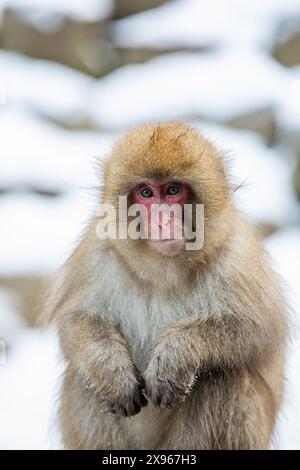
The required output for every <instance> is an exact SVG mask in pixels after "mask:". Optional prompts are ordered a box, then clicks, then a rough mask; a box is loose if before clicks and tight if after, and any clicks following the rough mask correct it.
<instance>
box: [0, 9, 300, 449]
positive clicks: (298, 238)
mask: <svg viewBox="0 0 300 470" xmlns="http://www.w3.org/2000/svg"><path fill="white" fill-rule="evenodd" d="M168 119H185V120H188V121H190V122H191V123H192V124H193V125H195V126H197V127H198V128H199V129H201V130H202V131H203V132H204V133H205V134H206V135H207V136H208V137H209V138H210V139H212V140H213V141H214V142H215V143H216V145H218V146H219V148H221V149H223V150H224V151H226V153H227V154H229V156H230V157H231V159H232V174H233V181H234V182H235V184H236V185H237V186H238V185H239V184H240V183H244V185H243V188H242V189H240V190H239V191H237V193H236V200H237V204H239V206H240V207H241V208H242V209H243V211H244V212H246V213H247V214H248V215H249V217H250V218H251V219H252V220H253V222H254V223H256V224H258V225H259V227H260V229H261V231H262V233H263V234H264V235H265V243H266V246H267V248H268V249H269V251H270V254H271V256H272V259H273V263H274V267H275V269H276V270H277V271H278V272H279V273H280V275H281V277H282V282H283V285H284V291H285V293H286V296H287V298H288V299H289V300H290V303H291V304H292V305H293V307H294V311H295V314H294V316H293V328H294V329H293V341H292V344H291V347H290V351H289V354H288V358H287V387H286V396H285V401H284V406H283V409H282V413H281V415H280V417H279V419H278V426H277V430H276V433H275V435H274V444H273V447H275V448H278V449H300V334H299V327H300V225H299V222H300V211H299V199H300V0H244V1H243V2H241V1H240V0H169V1H167V0H130V1H127V0H85V1H84V2H82V1H81V0H59V1H58V0H55V1H54V0H43V1H40V0H0V220H1V228H0V421H1V426H0V449H17V448H22V449H37V448H49V447H52V448H53V447H56V445H57V444H54V442H55V441H56V440H55V439H53V436H52V437H51V435H50V433H49V425H50V422H51V415H52V414H53V411H52V410H53V408H54V402H55V395H56V383H57V380H58V378H59V375H60V368H59V365H58V360H57V359H58V358H57V347H56V340H55V338H54V337H52V335H51V334H49V333H42V332H41V331H40V329H39V328H38V326H37V317H38V314H39V305H40V298H41V297H42V295H43V293H44V292H45V289H46V287H47V282H48V277H49V275H50V274H51V273H52V272H53V271H54V269H55V268H56V267H57V266H58V265H59V264H60V263H62V262H63V261H64V259H65V258H66V256H67V254H68V253H69V250H70V248H71V247H72V243H73V242H74V241H75V240H76V238H77V236H78V234H79V233H80V230H81V228H82V224H83V223H84V221H85V220H86V219H87V218H88V215H89V213H90V212H91V211H92V210H93V208H94V204H95V199H94V198H93V191H92V190H91V189H92V188H93V187H94V186H95V185H97V184H98V181H97V179H96V177H95V176H96V175H95V173H94V170H93V165H92V162H93V159H94V158H95V157H99V158H101V157H103V156H105V155H106V154H107V153H108V152H109V149H110V148H111V145H112V142H113V141H114V139H115V138H116V137H118V135H119V134H120V133H121V132H123V131H124V130H125V129H126V128H127V127H130V126H132V125H134V124H137V123H140V122H144V121H147V120H155V121H158V120H162V121H163V120H168Z"/></svg>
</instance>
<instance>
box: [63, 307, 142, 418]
mask: <svg viewBox="0 0 300 470" xmlns="http://www.w3.org/2000/svg"><path fill="white" fill-rule="evenodd" d="M58 333H59V338H60V344H61V348H62V351H63V353H64V356H65V358H66V360H67V362H68V363H69V366H70V367H71V368H72V370H73V371H74V373H76V374H79V375H80V376H81V377H82V382H83V386H86V387H87V388H88V389H90V390H92V391H94V392H95V393H96V394H97V396H98V397H99V401H100V402H102V403H103V404H104V406H105V407H106V408H107V409H108V410H109V411H111V412H112V413H117V414H121V415H125V416H131V415H134V414H136V413H138V412H139V411H140V409H141V407H142V406H144V405H145V404H146V403H147V402H146V399H145V397H144V395H143V393H142V388H143V384H142V379H141V378H140V376H139V373H138V371H137V369H136V367H135V366H134V364H133V362H132V360H131V357H130V354H129V351H128V347H127V343H126V340H125V338H124V336H123V335H122V334H121V332H120V331H119V330H118V329H117V328H116V327H115V326H114V325H113V324H112V323H111V322H109V321H107V320H104V319H103V318H102V317H100V316H99V315H91V314H89V313H87V312H72V311H69V312H68V311H67V312H64V313H63V315H61V317H60V319H59V320H58Z"/></svg>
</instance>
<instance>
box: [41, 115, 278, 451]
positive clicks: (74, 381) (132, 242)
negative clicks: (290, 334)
mask: <svg viewBox="0 0 300 470" xmlns="http://www.w3.org/2000/svg"><path fill="white" fill-rule="evenodd" d="M232 193H233V188H232V186H231V182H230V178H229V176H228V174H227V170H226V166H225V162H224V160H223V157H222V155H220V154H219V152H218V151H217V150H216V148H214V146H213V145H212V144H211V143H209V142H208V141H207V140H206V139H204V138H203V137H202V136H201V135H200V134H199V133H198V131H197V130H195V129H193V128H190V127H188V126H187V125H185V124H181V123H169V124H161V125H145V126H142V127H138V128H136V129H134V130H133V131H131V132H130V133H129V134H128V135H126V136H125V137H124V138H123V139H121V140H120V142H118V143H117V144H116V145H115V147H114V149H113V151H112V153H111V155H110V157H109V158H108V159H107V160H106V161H105V163H104V165H103V191H102V194H101V198H102V200H101V204H102V205H103V204H105V205H108V204H110V205H112V206H113V207H114V208H116V209H118V207H119V196H127V201H128V207H130V205H131V204H139V205H141V206H142V208H143V207H144V208H145V211H143V210H141V213H142V212H143V214H141V218H140V223H139V226H140V231H141V234H142V236H140V237H136V238H134V237H133V238H130V237H127V238H126V237H123V238H121V237H120V236H118V231H117V235H116V236H111V237H106V238H105V237H102V239H101V237H99V236H98V235H97V226H98V224H99V215H98V216H95V217H94V218H93V219H92V220H91V222H90V224H89V226H88V228H87V230H86V231H85V234H84V236H83V238H82V240H81V241H80V243H79V245H78V247H77V248H76V249H75V251H74V253H73V254H72V256H71V257H70V259H69V260H68V261H67V263H66V264H65V266H64V267H63V269H62V271H61V273H60V274H59V275H58V278H57V281H56V282H55V283H54V285H53V289H52V292H51V294H50V302H49V312H48V314H49V315H50V317H51V321H52V322H54V324H55V326H56V328H57V331H58V335H59V340H60V347H61V350H62V352H63V355H64V358H65V360H66V370H65V374H64V383H63V386H62V391H61V396H60V405H59V423H60V427H61V431H62V438H63V443H64V447H65V448H66V449H267V448H268V447H269V446H270V442H271V436H272V431H273V429H274V423H275V418H276V415H277V412H278V410H279V408H280V404H281V399H282V392H283V381H284V377H283V363H284V354H285V347H286V342H287V314H286V306H285V304H284V302H283V299H282V295H281V291H280V288H279V285H278V282H277V279H276V277H275V275H274V274H273V272H272V270H271V268H270V266H269V263H268V260H267V257H266V255H265V253H264V250H263V248H262V246H261V244H260V242H259V240H258V238H257V236H256V234H255V232H254V230H253V228H252V227H251V225H250V224H249V223H248V222H247V221H246V220H245V219H244V217H243V216H242V215H241V214H240V213H239V211H238V210H237V209H236V207H235V206H234V202H233V199H232ZM154 204H164V205H165V206H167V207H168V206H170V205H172V204H176V205H177V206H179V208H183V207H184V206H185V205H188V204H191V205H192V207H193V211H192V213H193V216H194V215H195V207H196V205H197V204H202V205H203V207H204V220H203V227H202V226H201V227H198V228H197V227H195V221H194V220H193V223H192V225H193V230H196V231H197V230H200V231H201V230H202V229H203V235H204V237H203V240H204V241H203V244H202V245H201V247H200V248H199V249H193V248H192V249H186V247H187V239H186V237H185V235H184V228H185V225H186V220H185V216H184V214H183V215H180V216H179V215H178V214H175V215H174V213H171V212H170V215H169V219H168V220H167V222H164V226H165V225H169V227H170V235H169V237H165V236H164V235H163V233H162V228H163V223H162V221H161V218H160V217H159V218H158V222H157V223H156V228H157V229H158V230H157V234H156V235H157V236H156V238H155V237H153V238H152V237H151V233H150V236H149V233H148V237H147V236H145V232H149V230H147V228H149V224H150V225H151V210H150V209H151V208H152V205H154ZM146 216H149V217H148V218H147V217H146ZM192 218H193V219H194V217H192ZM146 219H147V220H146ZM130 220H132V216H130V215H128V222H130ZM149 221H150V222H149ZM116 223H117V225H119V226H120V220H119V216H118V217H117V218H116ZM122 224H123V222H122ZM180 224H182V227H183V228H180V229H179V231H178V230H177V228H178V226H180ZM200 225H201V224H200ZM118 228H120V227H118ZM123 228H124V227H123ZM176 230H177V232H182V233H181V235H182V237H181V238H180V237H175V236H174V233H175V231H176Z"/></svg>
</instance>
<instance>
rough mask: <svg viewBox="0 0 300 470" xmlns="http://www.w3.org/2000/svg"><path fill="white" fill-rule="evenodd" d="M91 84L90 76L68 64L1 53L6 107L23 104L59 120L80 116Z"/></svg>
mask: <svg viewBox="0 0 300 470" xmlns="http://www.w3.org/2000/svg"><path fill="white" fill-rule="evenodd" d="M92 81H93V79H92V78H90V77H88V76H87V75H85V74H83V73H81V72H78V71H76V70H74V69H71V68H69V67H67V66H65V65H61V64H56V63H55V62H50V61H46V60H38V59H32V58H29V57H26V56H22V55H20V54H17V53H13V52H7V51H3V50H2V51H0V84H1V89H2V93H1V95H2V98H1V100H2V102H3V104H4V105H11V104H18V105H20V104H23V105H26V106H28V107H29V108H30V107H31V108H33V109H36V110H37V111H39V112H41V113H42V114H44V115H46V116H50V117H53V118H58V119H59V118H64V117H69V116H71V117H72V116H76V114H78V115H80V116H81V115H82V113H83V109H84V103H85V100H86V95H87V90H88V87H89V86H90V84H91V83H92ZM0 104H2V103H0ZM0 110H1V108H0Z"/></svg>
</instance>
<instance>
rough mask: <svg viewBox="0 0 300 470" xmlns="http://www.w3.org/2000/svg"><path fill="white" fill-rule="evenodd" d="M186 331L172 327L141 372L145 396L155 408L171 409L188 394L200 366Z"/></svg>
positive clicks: (164, 334) (166, 332) (163, 336)
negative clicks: (143, 371)
mask: <svg viewBox="0 0 300 470" xmlns="http://www.w3.org/2000/svg"><path fill="white" fill-rule="evenodd" d="M187 333H188V331H186V330H185V329H182V330H181V328H178V329H177V328H176V327H172V328H171V329H167V330H166V331H165V332H164V333H163V335H162V336H161V337H160V339H159V341H158V343H157V344H156V346H155V348H154V350H153V352H152V356H151V358H150V361H149V364H148V366H147V369H146V371H145V373H144V380H145V391H146V396H147V397H148V398H149V400H151V401H152V402H153V404H154V405H156V406H160V407H162V408H171V407H172V406H173V405H174V404H175V403H177V402H180V401H183V400H184V399H185V397H186V395H187V394H188V393H189V392H190V390H191V388H192V386H193V384H194V382H195V380H196V374H197V370H198V367H199V361H198V355H197V351H196V348H194V346H193V342H192V341H190V339H189V335H188V334H187Z"/></svg>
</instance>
